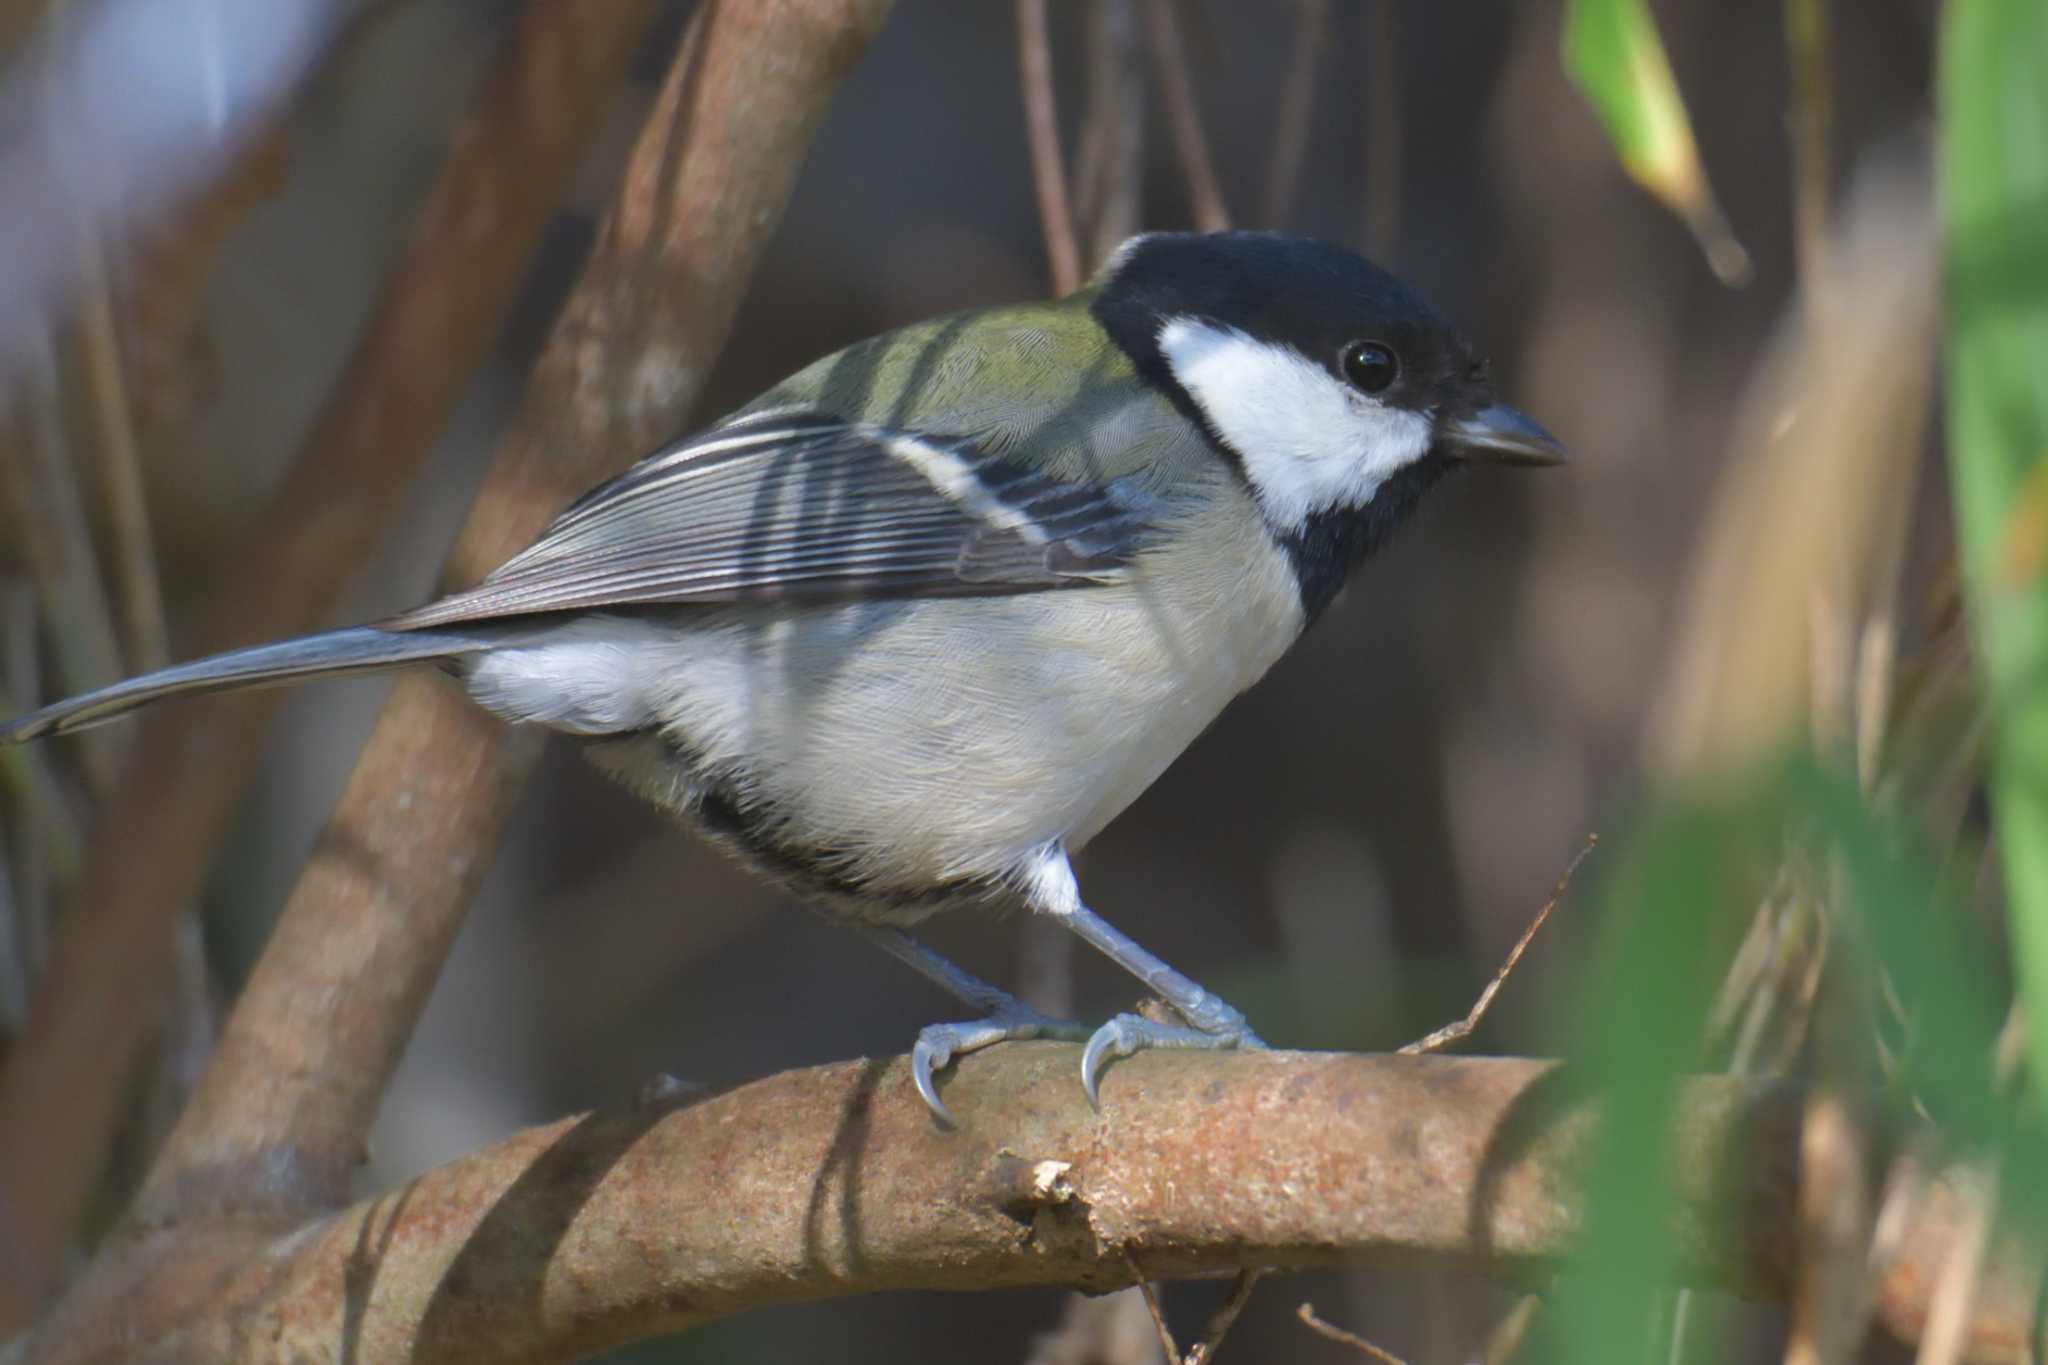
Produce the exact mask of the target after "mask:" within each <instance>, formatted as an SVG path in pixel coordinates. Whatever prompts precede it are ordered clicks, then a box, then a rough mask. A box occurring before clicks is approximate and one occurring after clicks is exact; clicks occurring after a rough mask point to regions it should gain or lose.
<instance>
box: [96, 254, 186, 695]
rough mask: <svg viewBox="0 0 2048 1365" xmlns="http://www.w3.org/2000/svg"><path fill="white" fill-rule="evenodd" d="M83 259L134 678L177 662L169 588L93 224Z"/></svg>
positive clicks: (124, 635) (112, 555) (117, 572)
mask: <svg viewBox="0 0 2048 1365" xmlns="http://www.w3.org/2000/svg"><path fill="white" fill-rule="evenodd" d="M78 258H79V259H78V272H79V289H78V349H79V359H80V362H81V368H82V369H83V370H84V372H85V385H86V392H87V394H88V396H89V397H90V399H91V407H92V418H93V436H94V440H93V452H94V454H95V455H96V456H97V457H98V461H99V469H100V486H101V492H102V494H103V495H104V497H105V498H106V505H107V526H108V529H109V531H110V532H111V534H112V539H113V544H112V548H111V550H110V551H109V554H108V558H109V560H110V561H111V562H112V564H113V569H114V587H115V594H114V596H115V601H116V604H117V607H118V611H117V615H118V617H119V620H120V626H121V644H122V648H123V652H124V656H125V658H126V661H127V665H128V670H127V671H129V672H131V673H140V672H145V671H147V670H149V669H154V668H162V667H163V666H164V665H165V664H167V663H169V662H170V634H169V632H168V630H167V629H166V628H165V625H164V600H163V588H162V586H161V585H160V584H159V583H158V581H157V564H156V540H155V536H154V534H153V533H152V532H151V530H150V526H149V503H148V499H147V497H146V496H145V494H144V491H143V484H142V456H141V452H140V451H139V450H138V448H137V445H136V439H135V413H134V410H133V408H132V407H131V405H130V403H129V401H128V380H127V376H126V375H125V374H124V373H123V369H122V362H121V347H120V343H119V340H118V339H117V337H116V334H115V326H114V304H113V298H112V294H111V291H110V289H109V286H108V283H107V263H106V251H105V247H104V246H103V244H102V243H101V241H100V240H99V234H98V233H97V232H96V231H95V230H94V229H93V227H92V225H91V224H89V223H88V224H81V225H80V227H79V234H78Z"/></svg>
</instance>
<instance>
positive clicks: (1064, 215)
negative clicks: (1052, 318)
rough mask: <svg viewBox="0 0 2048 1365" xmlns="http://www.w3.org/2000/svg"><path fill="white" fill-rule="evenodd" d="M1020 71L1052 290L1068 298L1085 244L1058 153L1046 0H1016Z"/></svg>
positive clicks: (1056, 99)
mask: <svg viewBox="0 0 2048 1365" xmlns="http://www.w3.org/2000/svg"><path fill="white" fill-rule="evenodd" d="M1017 74H1018V79H1019V81H1020V83H1021V84H1022V86H1023V90H1024V133H1025V137H1026V138H1027V139H1028V140H1029V141H1030V144H1031V184H1032V188H1033V189H1034V191H1035V192H1036V193H1037V195H1038V222H1039V226H1040V227H1041V228H1042V229H1043V231H1044V233H1045V260H1046V265H1047V266H1048V267H1049V268H1050V270H1051V273H1052V292H1053V294H1054V295H1055V296H1056V297H1059V298H1064V297H1066V296H1067V295H1068V294H1071V293H1073V292H1074V291H1075V290H1076V289H1078V288H1080V287H1081V247H1080V244H1079V243H1078V242H1077V241H1076V240H1075V237H1074V211H1073V209H1072V207H1071V206H1070V205H1069V204H1068V201H1067V168H1066V162H1065V159H1064V158H1063V157H1062V155H1061V153H1060V113H1059V97H1058V95H1057V94H1056V93H1055V92H1054V90H1053V83H1052V40H1051V38H1050V37H1048V36H1047V34H1046V25H1045V0H1017Z"/></svg>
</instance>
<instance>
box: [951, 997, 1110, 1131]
mask: <svg viewBox="0 0 2048 1365" xmlns="http://www.w3.org/2000/svg"><path fill="white" fill-rule="evenodd" d="M1086 1032H1087V1030H1085V1029H1084V1028H1082V1027H1081V1026H1080V1025H1078V1024H1069V1023H1064V1022H1062V1021H1061V1020H1058V1019H1048V1018H1046V1017H1045V1016H1044V1015H1042V1014H1038V1013H1035V1012H1033V1011H1031V1010H1026V1009H1024V1008H1022V1007H1021V1006H1020V1007H1019V1008H1018V1009H1017V1010H1016V1011H1014V1012H1012V1013H1007V1014H1000V1015H997V1016H995V1017H993V1018H989V1019H979V1020H976V1021H975V1022H973V1023H971V1024H930V1025H927V1026H926V1027H925V1028H924V1029H923V1030H921V1031H920V1032H919V1033H918V1035H917V1043H916V1045H915V1046H913V1047H912V1048H911V1049H910V1079H911V1081H912V1082H913V1083H914V1084H915V1085H916V1086H917V1093H918V1095H919V1097H920V1098H922V1099H923V1100H924V1105H925V1108H927V1109H929V1110H931V1111H932V1117H933V1118H935V1119H937V1120H938V1121H939V1122H940V1123H943V1124H945V1125H946V1126H947V1127H949V1128H954V1127H958V1126H959V1125H958V1124H957V1123H956V1122H955V1121H954V1118H953V1111H952V1110H950V1109H948V1108H946V1105H945V1101H943V1100H941V1099H940V1098H939V1088H938V1085H937V1083H936V1081H935V1080H934V1079H933V1077H934V1076H935V1075H936V1074H937V1073H938V1072H941V1071H943V1070H945V1069H946V1067H947V1066H948V1065H949V1064H951V1062H952V1061H953V1059H954V1058H955V1057H961V1056H965V1055H966V1054H967V1053H970V1052H978V1051H980V1050H981V1049H982V1048H985V1047H993V1046H994V1045H995V1044H997V1043H1001V1042H1007V1041H1009V1040H1011V1039H1019V1038H1080V1037H1082V1036H1083V1035H1084V1034H1085V1033H1086Z"/></svg>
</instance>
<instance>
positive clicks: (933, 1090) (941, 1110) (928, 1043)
mask: <svg viewBox="0 0 2048 1365" xmlns="http://www.w3.org/2000/svg"><path fill="white" fill-rule="evenodd" d="M942 1029H946V1026H945V1025H943V1024H939V1025H934V1026H933V1027H932V1028H928V1029H926V1030H925V1031H924V1032H923V1033H920V1034H919V1035H918V1036H917V1043H916V1045H915V1046H914V1047H912V1048H911V1049H910V1079H911V1080H912V1081H913V1082H915V1083H916V1085H917V1093H918V1095H919V1096H920V1097H921V1098H922V1099H923V1100H924V1107H925V1108H927V1109H929V1110H931V1111H932V1117H933V1118H935V1119H937V1120H938V1121H939V1122H940V1123H943V1124H945V1125H946V1126H947V1127H948V1128H955V1127H958V1126H959V1125H958V1124H957V1123H956V1122H955V1121H954V1119H953V1111H952V1110H950V1109H948V1108H947V1107H946V1102H945V1101H944V1100H942V1099H940V1098H939V1088H938V1086H937V1085H935V1084H934V1083H933V1081H932V1073H933V1072H935V1071H938V1070H940V1069H941V1068H943V1067H944V1066H946V1065H947V1064H948V1063H949V1062H951V1061H952V1060H953V1049H952V1047H951V1046H950V1039H949V1040H947V1041H945V1042H941V1041H938V1040H936V1039H934V1038H933V1037H932V1036H931V1035H932V1034H934V1033H937V1032H939V1031H940V1030H942ZM946 1031H947V1032H950V1031H951V1030H946Z"/></svg>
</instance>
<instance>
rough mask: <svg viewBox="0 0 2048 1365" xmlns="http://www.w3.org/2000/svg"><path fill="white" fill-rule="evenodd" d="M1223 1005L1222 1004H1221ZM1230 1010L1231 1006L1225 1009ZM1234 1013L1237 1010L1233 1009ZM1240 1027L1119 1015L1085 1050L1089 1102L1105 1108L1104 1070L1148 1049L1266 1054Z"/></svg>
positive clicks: (1084, 1073)
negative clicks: (1237, 1050) (1185, 1024)
mask: <svg viewBox="0 0 2048 1365" xmlns="http://www.w3.org/2000/svg"><path fill="white" fill-rule="evenodd" d="M1219 1003H1220V1002H1219ZM1225 1008H1226V1009H1227V1008H1228V1006H1225ZM1231 1013H1232V1014H1236V1011H1234V1010H1232V1011H1231ZM1238 1021H1239V1022H1238V1026H1237V1027H1235V1028H1226V1029H1218V1030H1214V1031H1212V1030H1209V1029H1197V1028H1179V1027H1176V1026H1174V1025H1172V1024H1161V1023H1156V1022H1154V1021H1153V1020H1150V1019H1147V1018H1146V1017H1145V1016H1144V1015H1142V1014H1119V1015H1117V1016H1116V1017H1115V1018H1114V1019H1111V1020H1110V1021H1109V1022H1108V1023H1106V1024H1104V1025H1103V1026H1102V1027H1101V1028H1099V1029H1097V1030H1095V1032H1094V1033H1093V1034H1091V1035H1090V1036H1089V1038H1088V1046H1086V1047H1084V1048H1082V1049H1081V1088H1082V1089H1083V1090H1084V1091H1086V1092H1087V1094H1088V1103H1089V1105H1090V1106H1092V1107H1093V1108H1096V1109H1100V1108H1101V1107H1102V1097H1101V1086H1102V1069H1103V1068H1104V1067H1105V1066H1107V1065H1108V1064H1109V1063H1110V1062H1112V1061H1115V1060H1116V1059H1117V1058H1119V1057H1130V1056H1134V1055H1136V1054H1137V1053H1140V1052H1143V1051H1145V1050H1146V1049H1148V1048H1187V1049H1198V1050H1201V1051H1210V1052H1223V1051H1228V1050H1230V1049H1232V1048H1244V1049H1247V1050H1256V1051H1264V1050H1265V1047H1266V1044H1265V1043H1264V1041H1262V1040H1261V1039H1260V1038H1259V1035H1257V1034H1256V1033H1253V1032H1252V1031H1251V1030H1250V1029H1249V1028H1246V1027H1244V1025H1243V1017H1242V1016H1238Z"/></svg>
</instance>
